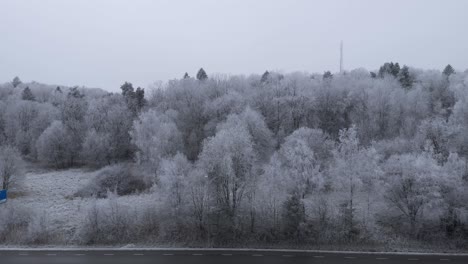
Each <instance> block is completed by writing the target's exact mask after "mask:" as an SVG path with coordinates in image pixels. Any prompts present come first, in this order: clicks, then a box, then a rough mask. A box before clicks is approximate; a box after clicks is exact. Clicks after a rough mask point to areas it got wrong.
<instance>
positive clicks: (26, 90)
mask: <svg viewBox="0 0 468 264" xmlns="http://www.w3.org/2000/svg"><path fill="white" fill-rule="evenodd" d="M21 99H23V100H27V101H35V100H36V97H34V95H33V93H32V92H31V89H29V86H27V87H26V88H24V90H23V93H22V94H21Z"/></svg>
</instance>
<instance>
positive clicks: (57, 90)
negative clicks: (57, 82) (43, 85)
mask: <svg viewBox="0 0 468 264" xmlns="http://www.w3.org/2000/svg"><path fill="white" fill-rule="evenodd" d="M55 92H57V93H63V92H62V88H60V86H57V88H56V89H55Z"/></svg>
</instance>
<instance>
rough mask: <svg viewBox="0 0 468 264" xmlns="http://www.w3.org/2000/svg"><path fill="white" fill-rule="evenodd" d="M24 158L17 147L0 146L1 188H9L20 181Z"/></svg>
mask: <svg viewBox="0 0 468 264" xmlns="http://www.w3.org/2000/svg"><path fill="white" fill-rule="evenodd" d="M23 165H24V164H23V160H22V159H21V155H20V153H19V152H18V150H16V149H15V148H13V147H11V146H1V147H0V182H1V185H0V187H1V189H2V190H8V188H9V187H10V186H11V185H12V184H14V183H16V182H18V180H19V178H20V177H21V176H23V175H22V170H23Z"/></svg>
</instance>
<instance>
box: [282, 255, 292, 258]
mask: <svg viewBox="0 0 468 264" xmlns="http://www.w3.org/2000/svg"><path fill="white" fill-rule="evenodd" d="M283 257H286V258H291V257H294V256H293V255H283Z"/></svg>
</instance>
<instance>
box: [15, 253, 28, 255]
mask: <svg viewBox="0 0 468 264" xmlns="http://www.w3.org/2000/svg"><path fill="white" fill-rule="evenodd" d="M18 255H20V256H29V254H28V253H19V254H18Z"/></svg>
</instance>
